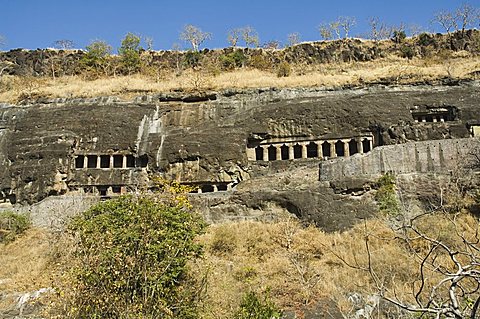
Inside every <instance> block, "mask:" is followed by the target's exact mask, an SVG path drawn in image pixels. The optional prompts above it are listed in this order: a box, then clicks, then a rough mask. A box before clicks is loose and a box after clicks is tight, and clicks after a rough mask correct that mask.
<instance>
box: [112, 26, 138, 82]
mask: <svg viewBox="0 0 480 319" xmlns="http://www.w3.org/2000/svg"><path fill="white" fill-rule="evenodd" d="M140 41H141V38H140V36H138V35H136V34H133V33H131V32H129V33H127V34H126V35H125V37H124V38H123V40H122V45H121V46H120V48H119V49H118V54H119V55H120V58H121V61H122V66H123V68H124V69H125V71H127V73H128V74H132V73H135V72H137V71H138V70H139V69H140V63H141V60H140V51H141V50H142V49H143V48H142V47H141V46H140Z"/></svg>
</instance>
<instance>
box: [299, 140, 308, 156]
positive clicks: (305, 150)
mask: <svg viewBox="0 0 480 319" xmlns="http://www.w3.org/2000/svg"><path fill="white" fill-rule="evenodd" d="M300 146H302V158H307V144H306V143H301V144H300Z"/></svg>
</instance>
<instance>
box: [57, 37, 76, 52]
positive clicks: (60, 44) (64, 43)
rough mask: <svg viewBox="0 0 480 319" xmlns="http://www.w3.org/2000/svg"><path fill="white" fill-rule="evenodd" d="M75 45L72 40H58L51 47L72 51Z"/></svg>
mask: <svg viewBox="0 0 480 319" xmlns="http://www.w3.org/2000/svg"><path fill="white" fill-rule="evenodd" d="M74 46H75V43H74V42H73V41H72V40H68V39H60V40H56V41H55V42H53V47H54V48H55V49H59V50H70V49H73V47H74Z"/></svg>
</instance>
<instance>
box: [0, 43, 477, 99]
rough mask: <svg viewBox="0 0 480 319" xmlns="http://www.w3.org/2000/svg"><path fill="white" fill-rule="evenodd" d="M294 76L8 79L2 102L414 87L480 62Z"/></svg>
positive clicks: (407, 63) (445, 60) (457, 58)
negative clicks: (384, 84)
mask: <svg viewBox="0 0 480 319" xmlns="http://www.w3.org/2000/svg"><path fill="white" fill-rule="evenodd" d="M292 69H293V72H292V75H291V76H289V77H282V78H279V77H277V76H276V74H275V73H272V72H268V71H260V70H257V69H240V70H235V71H231V72H220V73H218V72H217V73H218V74H217V73H216V72H207V71H195V72H194V71H192V70H187V71H184V72H183V73H182V74H180V75H177V74H175V73H174V72H171V73H165V74H163V75H162V76H161V77H160V78H155V77H148V76H144V75H133V76H118V77H110V78H101V79H96V80H87V79H85V78H84V77H82V76H74V77H60V78H56V79H55V80H53V79H51V78H33V77H26V78H16V77H6V76H5V77H3V79H2V81H3V83H2V85H1V86H0V88H1V87H3V90H0V101H3V102H11V103H15V102H18V101H20V100H23V99H25V98H37V97H72V98H78V97H96V96H112V95H116V96H120V97H122V98H125V99H130V98H132V97H133V96H136V95H142V94H155V93H159V92H168V91H172V90H184V91H195V90H198V91H203V90H220V89H227V88H256V87H280V88H282V87H318V86H326V87H339V86H343V85H361V84H363V83H369V82H374V81H378V80H379V79H382V78H389V79H391V80H393V83H398V84H408V83H413V82H419V81H423V80H435V79H439V78H444V77H452V78H457V79H465V78H470V75H469V73H471V72H472V71H476V70H480V57H478V56H471V55H470V54H469V53H467V52H459V53H458V52H457V53H455V54H448V55H437V56H435V57H433V58H428V59H420V58H415V59H413V60H407V59H404V58H400V57H395V56H391V57H388V58H385V59H379V60H375V61H371V62H354V63H335V64H324V65H319V66H318V65H317V66H314V67H312V66H299V65H294V66H293V68H292Z"/></svg>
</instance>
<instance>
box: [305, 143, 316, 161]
mask: <svg viewBox="0 0 480 319" xmlns="http://www.w3.org/2000/svg"><path fill="white" fill-rule="evenodd" d="M316 157H318V145H317V144H316V143H314V142H310V143H308V145H307V158H316Z"/></svg>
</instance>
